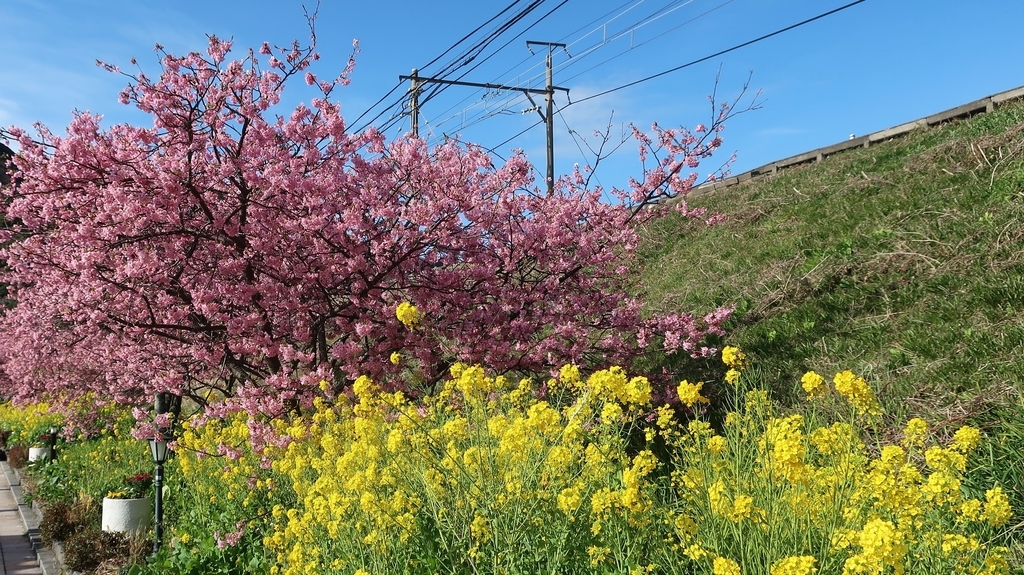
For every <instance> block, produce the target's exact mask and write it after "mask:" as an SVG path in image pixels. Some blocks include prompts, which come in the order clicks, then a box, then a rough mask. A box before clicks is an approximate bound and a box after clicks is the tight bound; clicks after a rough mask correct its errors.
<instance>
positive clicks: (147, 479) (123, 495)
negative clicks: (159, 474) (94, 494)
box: [102, 473, 153, 533]
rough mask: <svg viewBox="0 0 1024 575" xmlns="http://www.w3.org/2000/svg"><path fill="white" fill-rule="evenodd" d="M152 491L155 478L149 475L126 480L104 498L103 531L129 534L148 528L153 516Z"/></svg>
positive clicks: (142, 474) (137, 475) (134, 476)
mask: <svg viewBox="0 0 1024 575" xmlns="http://www.w3.org/2000/svg"><path fill="white" fill-rule="evenodd" d="M152 490H153V476H152V475H150V474H148V473H137V474H135V475H132V476H131V477H127V478H125V480H124V481H123V482H122V483H121V485H119V486H117V488H116V489H115V490H112V491H110V492H108V493H107V496H106V497H104V498H103V522H102V526H103V530H104V531H116V532H122V533H127V532H139V531H142V530H143V529H146V528H148V527H149V525H150V523H151V521H152V516H153V506H152V501H151V500H150V497H149V496H150V492H151V491H152Z"/></svg>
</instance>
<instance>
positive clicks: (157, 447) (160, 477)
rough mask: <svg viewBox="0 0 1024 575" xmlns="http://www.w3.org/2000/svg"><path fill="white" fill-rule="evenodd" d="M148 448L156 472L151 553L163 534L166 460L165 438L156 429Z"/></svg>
mask: <svg viewBox="0 0 1024 575" xmlns="http://www.w3.org/2000/svg"><path fill="white" fill-rule="evenodd" d="M149 450H150V451H151V452H152V455H153V463H154V464H155V465H156V473H155V474H154V475H153V497H154V505H153V511H154V515H155V516H156V517H155V518H154V519H155V522H154V523H155V525H154V527H153V532H154V535H155V539H156V541H154V542H153V554H154V555H156V553H157V551H159V550H160V540H161V539H163V535H164V463H166V462H167V451H168V448H167V440H166V439H165V438H164V436H163V433H162V432H160V431H158V432H157V434H156V437H154V438H153V439H150V440H149Z"/></svg>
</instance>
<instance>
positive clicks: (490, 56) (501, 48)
mask: <svg viewBox="0 0 1024 575" xmlns="http://www.w3.org/2000/svg"><path fill="white" fill-rule="evenodd" d="M568 2H569V0H562V1H561V2H560V3H559V4H558V5H557V6H555V7H554V8H552V9H551V10H548V12H547V13H546V14H544V15H543V16H541V17H540V18H538V19H537V21H536V22H534V23H533V24H530V25H529V26H527V27H526V28H524V29H523V30H522V31H521V32H519V33H518V34H516V35H515V36H513V37H512V38H511V39H509V40H508V41H507V42H505V43H504V44H502V45H501V46H500V47H499V48H498V49H497V50H495V51H494V52H491V54H490V55H488V56H487V57H486V58H484V59H483V60H480V61H478V62H477V63H476V64H475V65H474V66H473V67H472V68H470V69H468V70H466V71H465V72H463V73H462V75H461V76H459V77H458V78H456V80H461V79H462V78H465V77H466V75H467V74H469V73H470V72H472V71H473V70H476V69H477V68H479V67H480V66H482V65H483V64H484V63H485V62H487V61H488V60H490V59H491V58H493V57H494V56H495V55H496V54H497V53H498V52H500V51H502V50H503V49H505V48H506V47H507V46H508V45H509V44H511V43H512V42H515V41H516V40H518V39H519V38H521V37H522V36H523V34H526V33H527V32H529V31H530V30H532V29H533V27H534V26H536V25H537V24H540V23H541V22H543V21H544V20H545V19H546V18H548V17H549V16H551V15H552V14H554V13H555V11H556V10H558V9H559V8H561V7H562V6H565V5H566V4H567V3H568ZM437 92H440V90H438V91H437ZM433 96H434V95H430V96H428V97H427V98H425V99H424V100H423V102H424V103H425V102H428V101H430V98H432V97H433Z"/></svg>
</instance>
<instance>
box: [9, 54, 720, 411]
mask: <svg viewBox="0 0 1024 575" xmlns="http://www.w3.org/2000/svg"><path fill="white" fill-rule="evenodd" d="M158 50H159V51H160V53H161V56H162V58H161V62H162V72H161V74H160V76H159V78H156V79H152V78H150V77H148V76H147V75H145V74H144V73H142V72H137V73H134V74H129V73H124V72H122V73H124V74H125V75H126V76H127V77H128V78H129V85H128V87H127V88H126V89H125V90H124V91H123V92H122V93H121V98H120V99H121V101H122V102H123V103H125V104H130V105H134V106H136V107H137V108H138V109H139V110H141V111H143V112H145V113H147V114H149V115H150V116H151V117H152V125H150V126H148V127H141V126H132V125H116V126H112V127H110V128H102V127H101V125H100V118H99V117H97V116H95V115H92V114H90V113H85V112H81V113H75V115H74V118H73V120H72V121H71V123H70V125H69V126H68V128H67V130H66V133H65V134H63V135H57V134H54V133H52V132H51V131H49V130H47V129H46V128H45V127H42V126H37V128H36V130H35V131H34V132H31V133H30V132H29V131H26V130H23V129H19V128H14V127H12V128H9V129H7V130H4V131H2V133H0V136H3V137H5V138H6V139H8V140H9V141H12V142H16V144H17V147H18V148H19V150H18V154H17V156H16V157H15V159H14V164H15V166H16V169H17V172H18V177H17V178H16V181H15V182H13V183H12V184H11V185H8V186H6V187H4V188H3V191H2V196H3V201H4V205H5V206H6V216H7V221H8V222H9V225H8V226H7V229H6V230H5V234H6V237H5V238H3V239H4V241H5V242H6V244H5V245H6V247H5V248H4V249H3V251H2V253H0V259H4V260H6V261H7V264H8V267H7V269H6V271H5V273H4V275H5V277H4V278H3V280H4V281H7V282H9V283H10V285H11V291H12V295H13V297H14V298H15V300H16V301H17V305H16V307H15V308H14V309H12V310H10V311H8V312H7V313H6V314H5V315H4V316H3V318H2V320H0V339H2V340H3V341H4V345H3V346H0V366H2V370H3V371H4V372H5V374H6V376H7V377H9V378H10V380H11V382H12V387H13V389H12V394H13V395H14V396H16V397H19V398H28V397H38V396H39V395H40V394H42V395H44V396H48V397H49V398H51V399H52V400H54V401H58V402H59V401H64V402H72V401H78V400H80V399H81V398H82V397H84V396H86V395H87V394H89V396H90V397H96V398H98V399H100V400H104V401H110V400H113V401H119V402H125V403H136V404H140V403H145V402H148V401H149V399H150V398H151V397H152V394H153V393H154V392H156V391H164V390H171V391H174V392H177V393H182V394H184V395H186V396H188V397H190V398H192V399H193V400H194V401H196V402H198V403H199V404H206V403H208V402H211V403H214V402H216V401H219V400H223V399H224V398H236V401H242V402H247V406H248V407H250V408H252V409H261V410H269V411H274V410H278V409H281V408H282V406H283V405H285V404H287V403H288V402H294V401H296V400H308V399H309V398H310V397H312V396H313V395H315V394H318V393H322V392H323V391H326V392H327V393H337V392H339V391H340V390H341V389H343V388H344V387H345V386H346V385H347V383H348V382H349V381H351V380H352V379H353V378H354V377H356V376H357V375H359V374H369V375H371V376H373V377H375V378H380V379H381V380H384V381H386V380H389V379H391V378H390V376H392V375H394V374H396V373H397V372H398V371H400V370H406V371H407V372H409V371H411V372H413V373H414V375H415V377H417V378H419V379H420V380H421V381H425V382H430V381H433V380H435V379H436V378H437V377H438V376H439V374H441V373H443V371H444V370H445V368H446V366H447V365H449V364H450V362H451V361H454V360H459V361H465V362H478V363H482V364H484V365H487V366H489V367H491V368H493V369H495V370H499V371H525V372H544V371H547V370H551V369H553V368H557V366H559V365H561V364H563V363H567V362H575V363H578V364H584V365H586V364H591V365H595V364H609V363H621V362H628V361H629V360H630V359H631V358H633V357H635V356H636V355H638V354H639V353H642V352H643V351H644V350H645V349H648V348H650V347H651V346H652V345H659V346H661V347H662V349H664V350H665V351H667V352H670V353H671V352H675V351H677V350H682V351H684V352H687V353H690V354H693V355H695V356H700V355H706V354H708V353H710V352H711V350H710V349H708V348H707V347H704V345H705V344H703V343H702V342H703V341H704V338H705V337H706V336H707V335H708V334H709V333H714V334H721V333H722V323H723V322H724V321H725V320H726V319H727V318H728V317H729V313H730V311H729V310H728V309H718V310H713V311H711V312H710V313H708V314H707V315H705V316H703V317H696V316H694V315H692V314H689V313H685V312H677V313H671V314H666V315H658V316H655V317H645V315H644V314H643V313H642V305H643V301H642V297H641V295H642V294H641V293H640V292H639V290H640V288H639V287H638V286H636V285H635V283H634V282H633V281H632V279H631V275H630V273H629V270H630V266H632V265H634V264H635V262H634V260H633V256H634V250H635V248H636V245H637V241H638V233H637V226H638V224H640V223H642V222H643V221H645V219H647V218H650V217H656V216H657V214H659V213H661V212H662V211H664V209H665V208H657V207H655V208H654V209H643V208H645V207H649V206H648V205H649V204H652V202H654V201H655V200H658V199H664V198H673V197H675V198H681V197H682V196H685V194H686V193H687V192H688V191H689V189H690V187H691V186H692V185H693V183H694V181H695V180H694V178H695V177H696V176H692V175H690V173H689V172H688V171H687V170H692V169H693V168H696V167H697V164H698V163H699V161H700V160H701V159H703V158H706V157H707V156H709V155H710V154H711V153H712V152H713V151H714V150H715V149H716V148H717V147H718V146H719V145H720V142H721V140H720V138H719V135H718V134H719V132H720V131H721V128H722V127H723V125H724V121H725V120H726V119H727V118H728V117H729V107H728V106H726V107H724V108H721V109H720V110H718V111H717V112H716V114H717V115H716V116H715V117H714V118H713V122H712V125H711V126H710V127H708V128H705V127H699V128H698V129H697V130H694V131H693V132H690V131H687V130H663V129H659V128H657V127H656V128H655V134H654V135H653V136H652V137H648V136H646V135H643V134H641V133H639V132H638V133H637V135H638V137H639V140H640V143H641V147H642V150H644V151H645V154H647V155H650V157H651V158H655V163H656V165H655V166H654V167H652V168H650V169H647V170H645V172H646V173H645V177H644V178H643V179H642V180H637V181H633V182H631V184H630V186H629V189H628V190H625V191H615V193H617V194H619V197H620V199H621V201H620V202H618V203H608V202H603V201H602V200H601V197H602V194H603V192H602V190H600V189H588V187H587V186H586V179H585V178H584V177H583V176H582V175H581V174H580V173H575V174H571V175H569V176H566V177H563V178H561V179H560V181H559V182H558V186H557V191H556V193H555V194H553V195H551V196H548V195H547V194H545V193H539V192H538V190H537V189H536V188H535V187H534V181H533V171H532V168H531V166H530V164H529V163H528V162H527V160H526V158H525V157H524V156H523V155H522V154H514V155H513V156H512V157H511V158H510V159H509V160H508V161H506V162H504V163H502V164H500V165H498V164H496V163H495V160H494V158H492V157H491V156H490V155H488V154H487V153H485V152H483V151H482V150H481V149H480V148H478V147H475V146H473V145H469V144H464V143H462V142H459V141H451V142H448V143H446V144H444V145H441V146H438V147H436V148H433V149H428V148H427V147H426V146H425V145H424V143H423V141H421V140H419V139H416V138H412V137H403V138H398V139H396V140H394V141H390V142H389V141H386V139H385V138H384V136H382V134H380V133H379V132H377V131H375V130H374V129H369V130H366V131H364V132H361V133H353V132H351V131H349V130H348V129H347V127H346V124H345V122H344V120H343V119H342V116H341V114H340V113H339V104H337V103H336V102H334V101H332V100H331V98H330V97H331V96H332V93H333V92H334V90H335V89H336V88H337V87H338V86H341V85H344V84H346V83H347V82H348V75H349V73H350V72H351V69H352V66H353V65H354V60H350V63H349V68H348V69H346V70H345V71H344V72H343V73H342V74H341V75H340V76H339V77H337V78H335V79H333V80H321V79H319V78H318V77H317V76H315V75H314V74H313V72H312V69H311V65H312V64H313V63H314V61H316V60H317V54H316V52H315V51H314V49H313V47H312V46H311V47H300V46H299V44H298V43H295V44H293V45H291V46H290V47H286V48H283V49H281V48H277V49H272V48H271V47H270V46H269V45H267V44H264V45H263V47H262V48H261V50H259V51H258V52H259V53H256V52H254V51H252V50H250V51H249V52H248V54H247V55H246V56H244V57H243V58H241V59H239V60H230V59H229V58H228V54H229V52H230V50H231V43H230V42H227V41H223V40H220V39H218V38H216V37H211V38H210V40H209V46H208V49H207V51H206V53H205V54H201V53H190V54H188V55H185V56H174V55H171V54H167V53H165V52H163V51H162V49H160V48H159V47H158ZM353 56H354V54H353ZM133 63H134V61H133ZM103 66H104V67H106V68H107V69H108V70H111V71H115V72H120V70H118V69H117V68H116V67H114V66H110V65H106V64H103ZM295 76H300V77H302V78H304V80H305V83H306V84H308V85H310V86H313V87H314V88H315V89H316V90H318V95H317V97H316V98H313V99H312V101H311V102H310V103H309V104H308V105H298V106H296V107H295V108H294V109H293V110H291V111H290V113H288V114H287V115H281V114H279V113H277V110H278V108H279V107H280V106H279V103H280V99H281V94H282V91H283V90H284V87H285V84H286V83H287V82H288V81H289V80H290V79H292V78H293V77H295ZM659 155H661V156H664V157H659ZM646 158H647V156H645V159H646ZM679 205H681V206H682V207H681V209H682V211H684V213H685V212H687V209H686V207H685V203H681V204H679ZM691 215H696V214H692V213H691ZM402 302H411V303H412V304H413V305H415V306H416V307H417V308H418V310H419V312H420V314H421V315H422V320H421V322H420V324H419V326H418V327H416V328H415V329H410V328H408V327H407V326H405V325H403V324H402V323H401V322H400V321H399V320H398V319H397V318H396V316H395V309H396V306H397V305H399V304H400V303H402ZM396 352H397V353H398V354H399V356H394V355H393V354H394V353H396ZM398 358H400V359H399V360H398V361H397V365H396V362H394V361H392V359H398ZM321 381H326V382H328V384H327V385H326V386H322V385H321V383H320V382H321ZM323 388H326V389H323ZM322 390H323V391H322Z"/></svg>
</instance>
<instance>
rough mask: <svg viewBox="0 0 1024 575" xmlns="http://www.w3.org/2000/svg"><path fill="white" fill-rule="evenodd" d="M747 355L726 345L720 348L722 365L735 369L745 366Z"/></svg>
mask: <svg viewBox="0 0 1024 575" xmlns="http://www.w3.org/2000/svg"><path fill="white" fill-rule="evenodd" d="M746 359H747V354H745V353H743V351H742V350H741V349H740V348H738V347H733V346H731V345H727V346H725V347H724V348H722V363H724V364H725V365H728V366H729V367H732V368H735V369H743V367H744V366H746V363H747V362H746Z"/></svg>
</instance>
